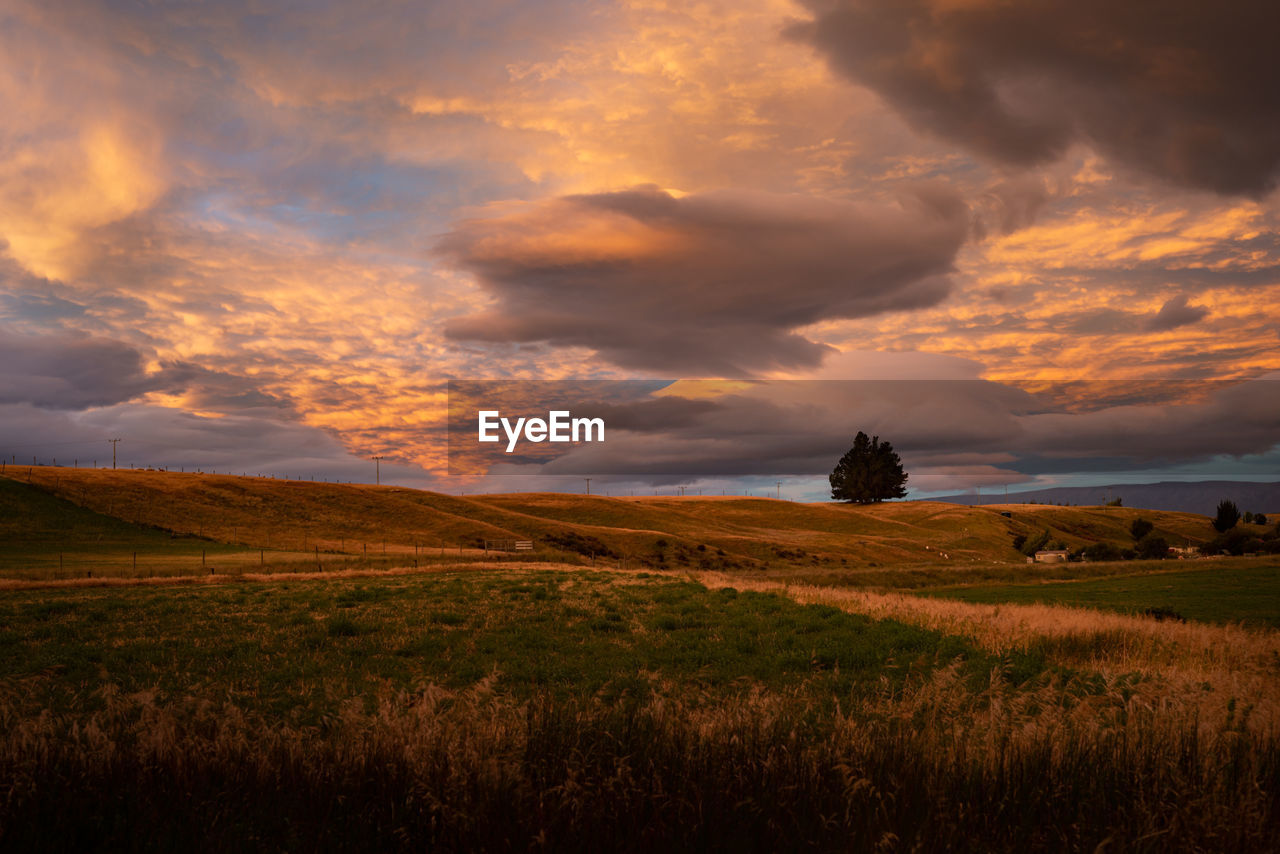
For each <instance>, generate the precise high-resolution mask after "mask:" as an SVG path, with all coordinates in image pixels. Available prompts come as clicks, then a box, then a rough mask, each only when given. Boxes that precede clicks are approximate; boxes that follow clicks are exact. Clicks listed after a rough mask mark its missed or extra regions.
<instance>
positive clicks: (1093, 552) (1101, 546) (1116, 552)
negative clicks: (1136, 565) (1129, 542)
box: [1083, 543, 1121, 561]
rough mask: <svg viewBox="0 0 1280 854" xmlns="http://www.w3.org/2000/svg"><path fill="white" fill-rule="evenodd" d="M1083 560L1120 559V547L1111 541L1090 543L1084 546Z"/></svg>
mask: <svg viewBox="0 0 1280 854" xmlns="http://www.w3.org/2000/svg"><path fill="white" fill-rule="evenodd" d="M1083 555H1084V559H1085V560H1095V561H1096V560H1120V557H1121V554H1120V549H1119V548H1118V547H1117V546H1115V545H1114V544H1112V543H1090V544H1089V545H1087V546H1085V547H1084V552H1083Z"/></svg>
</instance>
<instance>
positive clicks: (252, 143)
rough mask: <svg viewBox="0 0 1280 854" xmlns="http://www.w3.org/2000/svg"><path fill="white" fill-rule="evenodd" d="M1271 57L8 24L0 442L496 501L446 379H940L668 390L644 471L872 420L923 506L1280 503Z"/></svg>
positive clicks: (513, 14) (145, 17)
mask: <svg viewBox="0 0 1280 854" xmlns="http://www.w3.org/2000/svg"><path fill="white" fill-rule="evenodd" d="M1278 31H1280V12H1278V11H1277V7H1276V6H1275V5H1274V4H1273V3H1269V2H1252V3H1250V2H1229V3H1223V4H1209V3H1204V2H1198V0H1169V2H1161V3H1146V2H1131V3H1113V2H1103V0H1042V2H1034V3H1033V2H1007V0H808V2H798V3H793V2H783V1H782V0H733V2H728V0H726V2H715V1H714V0H713V2H689V3H684V2H671V3H667V2H661V0H651V2H646V0H638V1H637V2H616V3H605V2H568V1H567V0H548V1H547V2H506V1H505V0H503V1H502V2H499V0H468V2H466V3H461V2H439V3H404V2H386V3H384V2H365V3H358V4H357V3H323V2H314V3H309V2H292V3H282V2H281V3H277V2H236V0H229V2H217V3H193V2H174V3H154V4H139V3H126V2H110V3H92V2H61V0H42V1H41V2H25V0H0V111H2V112H3V115H4V120H3V122H0V452H4V454H5V456H6V457H8V458H10V460H13V459H16V460H18V461H19V462H30V461H31V458H32V457H33V456H35V457H37V458H39V459H40V460H41V461H48V460H50V459H52V458H54V457H56V458H58V459H59V462H63V461H64V460H65V461H66V462H68V463H69V462H71V460H72V459H73V458H75V459H78V460H80V461H82V462H83V461H87V460H92V459H95V458H96V459H98V461H99V463H101V462H102V460H104V459H109V456H110V445H108V444H107V443H106V439H107V438H109V437H112V438H114V437H122V438H123V439H124V441H123V442H122V443H121V445H120V453H121V454H122V462H129V463H135V464H138V465H146V464H151V465H172V466H175V467H176V466H178V465H180V464H181V465H185V466H189V467H195V466H201V467H204V468H206V469H208V468H213V469H216V470H219V471H235V472H237V473H238V472H240V471H247V472H249V473H257V472H268V471H269V472H272V473H278V474H286V473H287V474H290V475H293V476H303V477H307V476H316V477H322V476H323V477H330V478H333V477H340V478H343V479H353V480H372V478H373V469H372V463H370V462H369V461H368V460H369V457H370V456H372V455H385V456H386V458H387V462H386V464H387V466H388V468H387V469H386V472H389V473H390V479H393V480H396V481H398V482H402V483H409V484H413V485H418V486H427V487H433V488H441V489H448V490H456V489H460V488H467V487H468V486H470V487H471V488H477V489H478V488H486V486H485V484H484V483H483V482H481V483H475V482H474V481H471V480H467V479H459V478H457V477H450V476H449V475H448V474H447V465H446V460H445V445H446V443H445V433H444V422H445V416H446V405H445V381H446V380H448V379H459V378H465V379H482V378H492V379H565V378H595V379H624V378H661V379H669V380H687V379H691V378H729V379H734V380H743V379H781V378H786V379H868V378H870V379H882V378H884V379H917V380H925V379H927V380H940V379H941V380H964V381H966V382H965V383H957V384H956V387H958V388H960V387H963V388H966V389H973V388H978V389H981V392H980V393H978V394H976V395H969V396H967V397H966V398H965V400H964V401H963V402H958V401H957V400H953V399H951V398H949V397H948V395H947V394H946V393H944V392H937V391H936V388H937V387H936V386H935V385H929V386H928V388H930V389H935V390H934V391H930V393H929V394H927V395H924V396H920V395H912V394H911V393H907V392H903V393H898V394H894V395H889V396H888V397H887V398H886V399H884V400H881V401H877V402H876V405H874V406H872V405H870V404H869V403H868V402H867V401H866V400H865V399H859V400H853V399H849V398H842V397H841V395H839V394H825V393H823V394H811V393H810V392H808V391H796V392H794V394H791V396H790V397H789V398H788V399H786V400H779V399H778V398H777V397H776V396H774V397H771V398H770V399H769V401H768V403H769V406H768V407H765V405H764V404H763V403H761V401H755V402H754V403H753V402H752V401H751V400H750V397H751V394H752V392H750V391H747V392H743V391H742V390H743V389H751V388H760V386H749V385H747V386H741V385H740V386H737V387H734V388H736V391H735V392H734V393H733V394H731V395H729V396H727V397H726V396H724V395H723V394H722V393H720V392H708V391H707V388H708V387H707V386H706V384H703V385H701V386H699V385H697V384H685V385H684V386H678V387H680V388H692V389H697V390H698V396H699V397H701V398H703V399H707V397H708V395H710V400H711V408H707V407H706V406H703V408H701V409H698V410H697V415H696V418H695V417H694V416H693V415H690V416H689V418H688V419H686V420H684V421H681V422H680V423H679V425H676V426H673V427H671V429H670V430H669V431H667V430H665V429H661V430H660V429H654V430H651V431H650V433H648V434H646V435H645V436H643V437H642V438H643V439H644V441H643V442H640V443H639V444H632V445H631V446H630V447H632V448H635V449H641V448H643V447H646V446H652V447H656V446H664V447H667V448H671V447H676V448H683V449H684V450H685V451H686V452H687V453H689V454H690V455H691V456H690V457H689V459H690V460H692V459H693V458H694V455H696V456H698V457H699V458H700V459H705V458H706V455H707V454H709V453H711V454H712V455H713V456H716V457H717V458H718V459H724V460H726V464H725V468H724V469H723V471H725V472H727V471H729V470H730V469H732V468H734V467H735V466H736V467H737V470H738V471H741V472H744V473H749V472H751V471H752V467H751V466H750V465H748V464H746V463H745V462H742V461H746V460H752V459H762V458H767V457H769V456H770V455H774V454H779V453H781V451H780V450H778V449H780V448H783V447H785V446H786V445H787V443H788V442H790V441H791V440H792V439H793V438H794V435H795V433H796V432H797V431H798V430H799V428H800V427H801V426H803V427H804V428H805V429H806V430H815V429H818V428H817V427H815V425H818V427H820V429H819V430H818V432H820V433H821V435H822V437H823V438H822V441H820V442H817V443H816V444H815V445H814V447H815V448H819V447H821V448H822V449H823V452H824V453H825V449H826V444H824V443H829V442H830V441H836V442H837V444H838V443H839V442H843V441H845V440H846V439H847V440H851V439H852V435H853V433H855V432H856V431H857V430H859V429H865V430H867V431H868V432H872V431H875V432H878V433H880V434H882V435H883V436H885V437H886V438H888V439H891V440H892V441H893V442H894V445H895V447H897V448H898V449H899V450H900V451H901V452H902V454H903V458H904V461H905V462H906V463H907V467H908V470H909V471H913V472H915V473H916V474H917V475H918V476H913V482H912V484H911V485H912V486H914V487H915V488H916V490H917V494H918V493H919V492H920V491H925V492H927V491H946V490H962V489H968V488H972V487H974V486H977V485H986V484H992V483H996V484H999V483H1012V484H1015V485H1031V484H1038V485H1046V484H1052V483H1056V482H1065V481H1063V478H1064V477H1066V476H1067V475H1089V476H1094V475H1096V476H1098V477H1102V478H1103V479H1104V480H1105V477H1107V476H1116V477H1118V476H1121V475H1133V474H1135V473H1137V474H1138V475H1141V473H1143V472H1147V473H1151V475H1152V479H1158V477H1157V475H1159V476H1165V475H1167V474H1170V473H1172V474H1175V475H1176V474H1179V473H1182V474H1196V473H1201V474H1213V475H1219V476H1231V477H1235V476H1247V475H1254V476H1258V475H1269V476H1272V477H1275V476H1280V449H1278V448H1277V442H1280V403H1278V402H1277V401H1280V394H1275V393H1274V392H1273V390H1272V387H1274V386H1275V382H1274V380H1275V379H1277V378H1280V373H1273V372H1277V371H1280V228H1278V226H1280V192H1278V191H1277V189H1276V184H1277V178H1278V177H1280V98H1277V97H1276V95H1275V86H1276V81H1277V80H1280V59H1278V57H1280V52H1277V51H1276V49H1275V47H1274V44H1273V43H1274V39H1275V34H1276V32H1278ZM1268 377H1270V378H1269V379H1268ZM1081 380H1088V381H1097V380H1130V381H1136V382H1130V383H1123V384H1119V383H1115V384H1102V383H1093V384H1090V385H1089V386H1087V387H1083V386H1079V385H1074V386H1073V385H1070V381H1081ZM1063 383H1067V384H1066V385H1063ZM772 387H773V386H771V388H772ZM818 387H819V386H815V385H813V384H796V385H795V388H796V389H799V390H805V389H808V390H812V389H814V388H818ZM903 387H904V388H910V386H909V385H907V384H904V386H903ZM924 387H925V386H918V387H917V388H924ZM1081 389H1085V391H1082V390H1081ZM1086 392H1087V393H1086ZM784 397H786V395H784ZM765 408H767V409H768V410H769V413H768V417H764V416H761V415H760V413H761V412H762V411H763V410H764V409H765ZM690 412H692V410H690ZM757 417H760V418H762V421H761V422H760V424H759V425H758V426H757V428H756V429H754V430H753V433H752V435H751V436H750V437H749V441H748V440H747V439H745V438H742V437H741V435H740V433H741V427H742V425H744V424H751V425H754V424H755V421H754V420H753V419H755V418H757ZM695 422H696V423H695ZM691 424H693V425H694V426H695V427H696V428H697V429H693V431H692V433H690V432H689V431H690V430H691V429H692V428H690V425H691ZM718 424H723V425H726V427H725V429H726V431H727V432H726V433H725V435H724V437H723V442H721V443H719V444H718V445H717V447H716V448H715V450H714V452H712V451H710V450H709V449H708V446H707V444H706V440H707V439H708V437H709V436H710V437H711V438H715V436H714V433H713V432H711V431H714V429H715V428H716V425H718ZM727 425H733V426H734V427H736V428H738V430H739V432H734V430H732V429H730V427H729V426H727ZM682 431H683V432H682ZM641 432H643V431H641ZM695 434H696V435H695ZM730 434H732V435H730ZM691 437H692V439H691ZM735 437H737V438H735ZM631 438H632V439H633V440H635V441H639V440H637V439H636V436H634V435H633V436H632V437H631ZM693 439H696V440H697V441H696V442H695V441H693ZM739 439H741V441H739ZM681 443H685V444H681ZM846 445H847V442H846ZM735 455H737V457H736V458H737V460H739V462H737V463H735V464H734V465H729V462H731V461H733V460H734V459H735ZM1049 457H1056V459H1057V461H1056V462H1054V463H1052V464H1046V463H1045V460H1046V459H1047V458H1049ZM831 462H832V463H834V459H833V460H831ZM815 465H817V466H818V468H819V470H816V471H795V472H793V473H794V474H796V475H798V476H799V475H806V474H809V475H817V476H819V477H818V480H819V481H821V475H824V474H825V470H822V469H821V463H820V460H819V462H817V463H815ZM799 467H801V468H803V466H799ZM829 467H830V466H829V465H828V466H827V467H826V468H827V469H828V470H829ZM713 468H714V467H713ZM689 470H690V471H691V472H693V471H694V470H693V468H690V469H689ZM759 473H760V474H765V473H766V468H765V467H762V468H761V469H759ZM659 480H660V481H661V482H662V483H666V484H670V483H673V482H676V481H673V480H672V479H671V478H670V477H667V478H664V479H656V480H654V481H653V482H654V483H657V482H659ZM677 480H678V479H677ZM769 480H770V482H772V478H770V479H769ZM641 482H643V481H641ZM689 482H690V483H694V482H698V481H695V480H690V481H689ZM1099 482H1101V481H1099ZM495 483H497V482H496V481H495ZM504 483H505V484H506V485H505V486H503V484H504ZM527 483H528V484H530V485H539V486H541V487H543V488H552V489H554V488H559V487H557V486H556V481H555V479H554V478H550V477H549V476H548V477H546V478H530V479H528V481H527ZM580 486H581V483H580V482H579V481H574V482H573V483H572V484H571V485H570V484H569V483H568V482H566V485H565V486H564V488H573V489H578V488H580ZM509 487H510V484H509V483H507V482H506V481H503V482H502V483H498V484H497V486H493V488H509Z"/></svg>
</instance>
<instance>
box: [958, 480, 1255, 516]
mask: <svg viewBox="0 0 1280 854" xmlns="http://www.w3.org/2000/svg"><path fill="white" fill-rule="evenodd" d="M1107 498H1119V499H1121V500H1122V501H1123V502H1124V503H1125V504H1126V505H1128V506H1130V507H1140V508H1145V509H1151V510H1173V511H1177V512H1182V513H1203V514H1206V515H1212V514H1213V513H1214V510H1215V508H1216V507H1217V506H1218V502H1219V501H1222V500H1223V499H1226V500H1229V501H1234V502H1235V503H1236V504H1237V506H1239V508H1240V510H1241V512H1243V511H1245V510H1252V511H1255V512H1258V513H1269V512H1280V482H1275V483H1254V482H1250V481H1240V480H1201V481H1178V480H1167V481H1161V482H1160V483H1120V484H1112V485H1110V486H1057V487H1053V488H1050V489H1033V490H1030V491H1027V492H1018V493H1013V494H1010V495H1009V497H1008V499H1007V500H1008V501H1009V502H1010V503H1017V504H1022V503H1023V502H1043V503H1045V504H1102V503H1104V501H1105V500H1106V499H1107ZM993 499H994V496H992V495H947V496H943V497H941V498H938V499H935V500H937V501H945V502H948V503H953V504H966V505H970V506H975V505H977V506H981V505H986V504H990V503H991V502H992V500H993ZM1002 500H1003V499H1002Z"/></svg>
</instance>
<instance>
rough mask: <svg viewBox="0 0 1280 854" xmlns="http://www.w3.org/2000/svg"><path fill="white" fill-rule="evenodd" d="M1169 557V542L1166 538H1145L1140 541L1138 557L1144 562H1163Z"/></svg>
mask: <svg viewBox="0 0 1280 854" xmlns="http://www.w3.org/2000/svg"><path fill="white" fill-rule="evenodd" d="M1168 556H1169V541H1168V540H1166V539H1165V538H1164V537H1150V536H1148V537H1145V538H1144V539H1141V540H1139V541H1138V557H1140V558H1142V559H1143V560H1163V559H1164V558H1166V557H1168Z"/></svg>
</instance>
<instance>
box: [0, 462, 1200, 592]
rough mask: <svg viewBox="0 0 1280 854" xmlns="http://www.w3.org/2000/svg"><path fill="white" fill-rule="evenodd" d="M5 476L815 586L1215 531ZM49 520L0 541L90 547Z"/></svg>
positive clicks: (81, 533)
mask: <svg viewBox="0 0 1280 854" xmlns="http://www.w3.org/2000/svg"><path fill="white" fill-rule="evenodd" d="M11 474H16V475H17V484H18V485H25V484H28V483H29V484H30V486H32V487H35V488H38V489H39V490H41V491H42V492H43V493H45V497H46V498H48V497H49V496H53V497H56V498H58V499H62V500H63V502H64V503H65V504H66V506H71V505H74V506H75V507H77V508H81V509H83V510H87V511H91V513H92V517H91V518H95V519H100V520H104V521H101V523H100V524H102V525H107V526H108V527H109V526H110V525H118V524H119V523H120V522H125V523H128V524H129V525H132V526H135V527H138V528H141V529H156V531H155V532H154V533H152V534H148V536H151V537H152V538H153V539H155V538H160V539H164V538H167V537H169V534H176V535H180V536H195V537H199V538H203V539H207V540H210V541H216V542H219V543H224V544H231V545H241V546H247V547H250V548H253V549H258V548H270V549H286V550H295V551H312V550H314V549H315V548H316V547H317V546H318V547H319V548H320V549H321V551H328V552H333V553H345V554H348V555H361V554H363V553H365V551H366V550H367V552H368V553H369V554H370V555H372V554H374V553H376V554H379V555H381V554H382V553H383V552H384V550H385V553H386V554H388V555H391V556H394V555H396V554H400V555H409V554H415V553H416V552H418V551H419V550H420V549H424V550H425V549H432V550H434V549H447V550H451V551H453V552H454V553H455V554H456V553H457V551H458V550H459V549H462V550H464V551H465V550H471V549H480V548H482V547H483V545H484V541H485V540H495V539H530V540H533V541H534V542H535V543H536V544H537V546H538V550H539V553H540V554H543V555H560V556H566V555H578V556H583V557H586V556H590V555H594V556H596V557H598V558H601V559H603V560H606V561H608V562H610V563H612V564H620V565H625V566H630V567H653V568H677V569H678V568H688V569H713V570H733V571H765V570H769V571H776V570H787V571H790V572H793V573H795V572H806V573H810V574H812V575H815V576H817V575H821V574H827V575H831V574H835V575H840V574H843V573H846V572H853V571H862V572H866V571H869V570H875V569H877V568H878V569H880V570H883V569H884V568H886V567H896V568H907V567H935V568H937V567H957V568H959V567H967V568H971V569H972V568H975V567H978V566H982V565H985V566H988V567H989V566H991V565H992V564H1022V563H1023V562H1024V558H1023V557H1022V556H1021V555H1019V554H1018V552H1016V551H1015V550H1014V549H1013V548H1012V546H1011V542H1012V540H1013V538H1014V537H1015V536H1017V535H1020V534H1021V535H1025V536H1030V537H1034V536H1036V535H1038V534H1039V533H1040V532H1041V531H1043V530H1048V531H1049V532H1050V534H1051V536H1052V537H1053V538H1054V539H1060V540H1062V541H1064V542H1066V543H1068V544H1069V545H1070V546H1072V547H1077V546H1082V545H1086V544H1088V543H1091V542H1096V541H1099V540H1111V541H1114V542H1117V543H1128V542H1129V539H1130V538H1129V534H1128V526H1129V524H1130V523H1131V522H1132V520H1133V519H1135V518H1137V517H1139V516H1143V517H1146V518H1148V519H1150V520H1151V521H1152V522H1154V523H1155V525H1156V533H1157V534H1159V535H1161V536H1164V537H1166V538H1167V539H1168V540H1169V541H1170V542H1173V543H1186V542H1190V543H1192V544H1196V543H1200V542H1203V541H1204V540H1206V539H1207V538H1208V536H1209V535H1210V534H1211V529H1210V527H1209V524H1208V520H1207V519H1205V517H1202V516H1196V515H1194V514H1188V513H1168V512H1158V511H1147V510H1136V509H1132V508H1119V507H1105V508H1104V507H1052V506H1024V505H1008V506H1005V505H989V506H984V507H961V506H958V505H953V504H941V503H936V502H908V503H893V504H882V505H876V506H870V507H854V506H848V505H835V504H801V503H794V502H787V501H775V500H771V499H763V498H695V497H685V498H674V497H668V498H648V497H645V498H608V497H602V496H583V495H564V494H536V493H535V494H519V495H489V496H473V497H455V496H450V495H444V494H440V493H435V492H425V491H422V490H415V489H406V488H402V487H392V486H385V487H380V486H369V485H360V484H331V483H315V482H305V481H282V480H274V479H270V478H253V477H235V476H230V475H210V474H194V473H190V474H179V473H174V472H157V471H131V470H117V471H111V470H105V469H67V468H52V467H33V468H31V469H29V470H25V469H20V470H18V471H17V472H11ZM10 483H14V482H13V481H10ZM42 500H43V499H42ZM46 503H47V502H46ZM40 506H42V507H43V506H45V504H40ZM33 507H34V505H33ZM60 512H65V507H64V511H60ZM1002 512H1008V513H1009V514H1010V515H1009V516H1008V517H1006V516H1004V515H1002ZM24 513H25V515H24ZM51 513H52V511H46V510H38V511H37V510H31V511H30V512H27V511H18V510H15V511H14V512H13V513H11V514H7V515H10V517H11V518H10V521H9V522H8V523H7V525H8V527H6V528H3V529H0V535H2V536H3V537H4V538H5V540H7V541H9V542H15V541H17V540H26V541H30V540H31V539H32V538H33V537H34V538H37V539H38V538H40V537H44V538H46V539H47V538H56V539H58V540H59V541H62V542H78V543H81V544H83V543H84V542H86V541H90V542H98V541H99V540H98V539H97V538H98V534H97V533H96V529H94V528H93V527H92V526H90V527H87V528H86V527H83V526H82V524H81V523H80V522H75V523H74V524H71V525H70V526H69V527H68V523H67V522H66V521H65V520H62V519H59V518H58V517H57V515H56V514H53V515H50V514H51ZM42 514H43V515H42ZM86 518H90V517H86ZM19 520H21V521H19ZM105 520H115V521H105ZM84 524H88V523H84ZM161 532H167V533H161ZM104 536H105V535H104ZM103 541H104V542H105V540H103ZM170 541H171V538H170V539H169V540H165V542H170ZM157 542H159V540H157Z"/></svg>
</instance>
